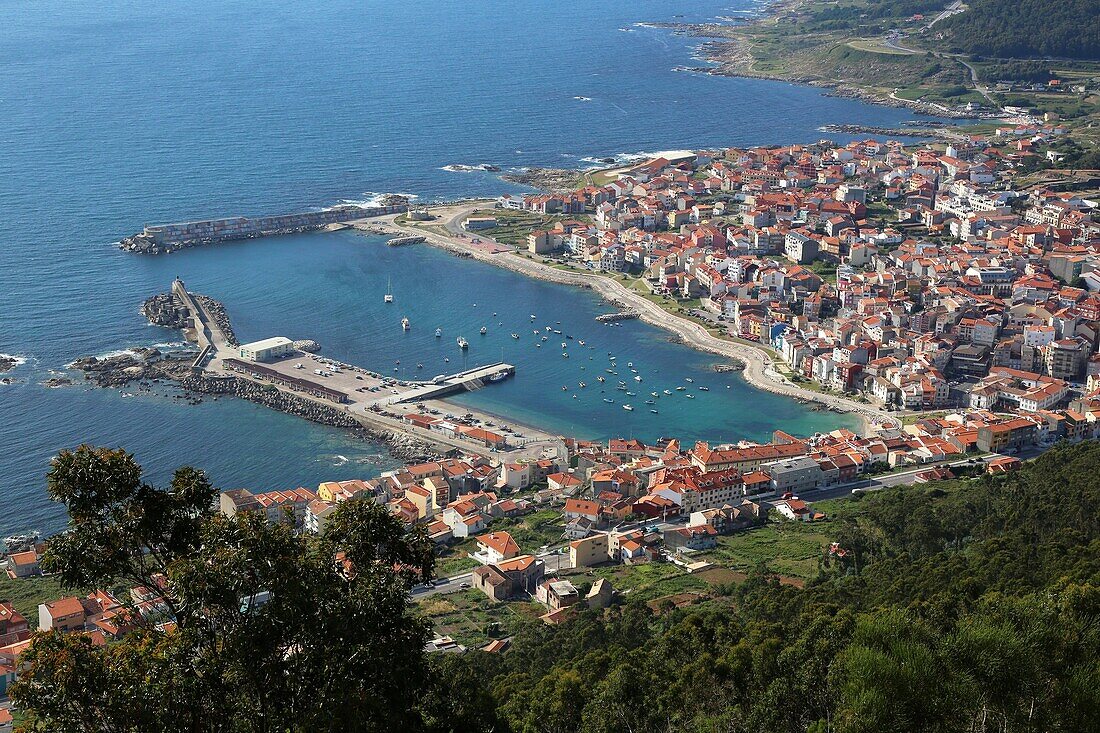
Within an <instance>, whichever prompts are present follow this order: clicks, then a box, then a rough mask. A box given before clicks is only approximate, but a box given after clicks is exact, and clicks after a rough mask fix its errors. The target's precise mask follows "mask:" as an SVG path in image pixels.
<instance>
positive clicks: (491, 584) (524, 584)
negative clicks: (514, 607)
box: [471, 555, 545, 601]
mask: <svg viewBox="0 0 1100 733" xmlns="http://www.w3.org/2000/svg"><path fill="white" fill-rule="evenodd" d="M544 570H545V565H544V564H543V562H542V561H541V560H539V559H537V558H536V557H535V556H534V555H520V556H519V557H514V558H512V559H511V560H505V561H504V562H502V563H497V564H492V565H482V566H481V567H480V568H477V569H475V570H474V572H473V573H472V574H471V580H472V582H473V586H474V587H475V588H477V589H478V590H480V591H481V592H482V593H484V594H485V595H487V596H489V598H490V599H491V600H494V601H506V600H508V599H509V598H514V597H515V596H518V595H521V594H533V593H534V592H535V588H536V587H537V586H538V583H539V581H540V580H542V576H543V572H544Z"/></svg>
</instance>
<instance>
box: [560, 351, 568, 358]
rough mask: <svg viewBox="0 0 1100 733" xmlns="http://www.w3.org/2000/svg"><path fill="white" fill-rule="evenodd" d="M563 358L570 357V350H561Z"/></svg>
mask: <svg viewBox="0 0 1100 733" xmlns="http://www.w3.org/2000/svg"><path fill="white" fill-rule="evenodd" d="M561 358H563V359H568V358H569V352H568V351H563V352H561Z"/></svg>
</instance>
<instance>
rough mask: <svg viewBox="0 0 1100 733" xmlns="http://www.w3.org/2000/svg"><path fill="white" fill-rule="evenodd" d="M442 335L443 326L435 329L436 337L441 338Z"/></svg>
mask: <svg viewBox="0 0 1100 733" xmlns="http://www.w3.org/2000/svg"><path fill="white" fill-rule="evenodd" d="M442 335H443V329H442V328H437V329H435V337H436V338H439V337H440V336H442Z"/></svg>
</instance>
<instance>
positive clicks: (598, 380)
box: [596, 374, 607, 382]
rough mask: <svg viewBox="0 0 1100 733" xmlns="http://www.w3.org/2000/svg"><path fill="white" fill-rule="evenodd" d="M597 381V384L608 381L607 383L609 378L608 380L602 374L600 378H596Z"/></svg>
mask: <svg viewBox="0 0 1100 733" xmlns="http://www.w3.org/2000/svg"><path fill="white" fill-rule="evenodd" d="M596 381H597V382H606V381H607V378H606V377H604V376H603V375H602V374H601V375H600V376H598V377H596Z"/></svg>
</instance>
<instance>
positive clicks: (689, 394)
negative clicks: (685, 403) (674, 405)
mask: <svg viewBox="0 0 1100 733" xmlns="http://www.w3.org/2000/svg"><path fill="white" fill-rule="evenodd" d="M684 397H687V398H688V399H689V400H693V399H695V395H693V394H691V393H690V392H689V393H688V394H686V395H684Z"/></svg>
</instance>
